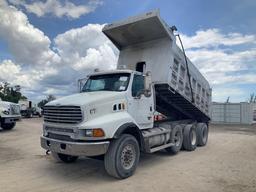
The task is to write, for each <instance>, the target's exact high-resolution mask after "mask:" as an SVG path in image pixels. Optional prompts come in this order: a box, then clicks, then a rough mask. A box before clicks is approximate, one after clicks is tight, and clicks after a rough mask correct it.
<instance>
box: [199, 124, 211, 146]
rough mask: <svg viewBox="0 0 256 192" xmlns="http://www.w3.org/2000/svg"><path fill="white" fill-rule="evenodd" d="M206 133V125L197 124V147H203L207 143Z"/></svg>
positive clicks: (207, 129)
mask: <svg viewBox="0 0 256 192" xmlns="http://www.w3.org/2000/svg"><path fill="white" fill-rule="evenodd" d="M208 131H209V128H208V126H207V124H206V123H198V124H197V129H196V132H197V141H198V142H197V145H198V146H205V145H206V144H207V141H208Z"/></svg>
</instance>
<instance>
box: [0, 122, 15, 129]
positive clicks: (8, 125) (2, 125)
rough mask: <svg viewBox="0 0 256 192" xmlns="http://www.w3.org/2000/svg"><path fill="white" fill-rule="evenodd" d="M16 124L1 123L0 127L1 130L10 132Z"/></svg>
mask: <svg viewBox="0 0 256 192" xmlns="http://www.w3.org/2000/svg"><path fill="white" fill-rule="evenodd" d="M15 125H16V122H13V123H1V127H2V129H3V130H11V129H13V128H14V127H15Z"/></svg>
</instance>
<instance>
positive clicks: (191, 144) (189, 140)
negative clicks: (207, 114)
mask: <svg viewBox="0 0 256 192" xmlns="http://www.w3.org/2000/svg"><path fill="white" fill-rule="evenodd" d="M183 137H184V139H183V148H184V149H185V150H187V151H194V150H195V149H196V146H197V134H196V127H195V126H194V125H192V124H189V125H186V126H185V128H184V132H183Z"/></svg>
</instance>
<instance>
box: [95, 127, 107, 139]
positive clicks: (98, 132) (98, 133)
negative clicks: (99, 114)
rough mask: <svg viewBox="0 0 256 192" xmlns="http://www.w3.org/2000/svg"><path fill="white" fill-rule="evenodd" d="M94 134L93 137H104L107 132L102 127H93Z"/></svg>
mask: <svg viewBox="0 0 256 192" xmlns="http://www.w3.org/2000/svg"><path fill="white" fill-rule="evenodd" d="M92 133H93V134H92V135H93V137H104V136H105V133H104V131H103V130H102V129H100V128H98V129H93V131H92Z"/></svg>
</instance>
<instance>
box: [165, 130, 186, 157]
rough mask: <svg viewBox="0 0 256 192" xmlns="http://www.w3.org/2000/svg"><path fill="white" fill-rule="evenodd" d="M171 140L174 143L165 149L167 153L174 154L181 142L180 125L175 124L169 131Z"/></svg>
mask: <svg viewBox="0 0 256 192" xmlns="http://www.w3.org/2000/svg"><path fill="white" fill-rule="evenodd" d="M171 142H172V143H173V144H174V145H173V146H171V147H167V148H166V149H165V150H166V151H167V152H168V153H172V154H176V153H178V152H179V151H180V149H181V147H182V142H183V134H182V127H181V126H179V125H177V126H175V127H174V128H173V130H172V132H171Z"/></svg>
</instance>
